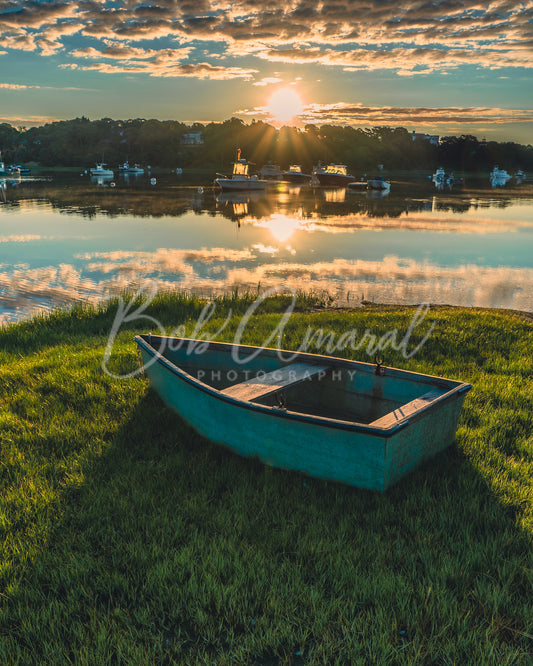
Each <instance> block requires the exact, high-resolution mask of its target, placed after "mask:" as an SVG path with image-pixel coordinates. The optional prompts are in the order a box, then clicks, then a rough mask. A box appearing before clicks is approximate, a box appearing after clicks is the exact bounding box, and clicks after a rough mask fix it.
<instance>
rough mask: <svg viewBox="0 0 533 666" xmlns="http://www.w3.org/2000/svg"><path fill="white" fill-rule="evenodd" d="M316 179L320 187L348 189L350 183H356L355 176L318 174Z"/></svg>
mask: <svg viewBox="0 0 533 666" xmlns="http://www.w3.org/2000/svg"><path fill="white" fill-rule="evenodd" d="M315 176H316V178H317V179H318V182H319V183H320V185H322V186H324V187H347V186H348V184H349V183H353V182H354V177H353V176H343V175H341V174H334V173H316V174H315Z"/></svg>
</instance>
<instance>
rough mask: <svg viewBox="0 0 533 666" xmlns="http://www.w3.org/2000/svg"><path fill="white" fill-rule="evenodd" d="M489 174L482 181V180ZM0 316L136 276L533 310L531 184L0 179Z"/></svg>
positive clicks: (204, 285)
mask: <svg viewBox="0 0 533 666" xmlns="http://www.w3.org/2000/svg"><path fill="white" fill-rule="evenodd" d="M485 180H486V182H485ZM2 184H3V185H4V186H5V189H4V190H3V193H4V194H5V202H4V201H3V193H2V192H0V322H3V323H5V322H9V321H16V320H19V319H21V318H24V317H27V316H28V315H30V314H31V313H33V312H35V311H36V310H43V309H50V308H54V307H57V306H58V305H65V304H70V303H74V302H79V301H93V302H94V301H97V300H100V299H102V298H105V297H106V296H108V295H109V294H113V293H116V292H117V291H122V290H124V289H126V288H127V289H136V288H137V287H139V286H140V285H141V284H143V283H144V282H145V281H146V280H153V281H155V282H156V283H157V284H158V285H159V286H160V287H162V288H169V287H170V288H172V287H178V288H182V289H183V288H184V289H188V290H191V291H194V292H196V293H200V294H203V295H211V294H217V293H220V292H222V291H225V290H226V291H227V290H230V289H232V288H234V287H235V286H239V287H244V288H248V289H250V288H251V289H254V290H255V289H257V286H258V285H261V287H262V288H265V287H269V286H279V287H281V286H284V287H286V286H291V287H294V288H296V289H305V290H313V291H315V292H328V293H329V294H331V295H332V296H334V297H335V299H337V300H338V301H339V302H340V303H342V304H346V303H348V304H351V305H357V304H359V303H360V302H361V300H363V299H366V300H372V301H377V302H384V303H420V302H431V303H447V304H454V305H467V306H483V307H485V306H486V307H496V308H513V309H519V310H526V311H529V312H533V184H531V183H527V182H526V183H524V184H522V185H507V186H506V187H505V188H499V189H496V190H493V189H491V188H490V187H489V185H488V178H487V179H482V180H479V181H477V182H475V181H474V182H468V181H467V183H466V186H465V187H463V188H455V189H453V190H451V191H442V192H438V191H437V190H436V189H435V187H434V185H433V184H432V183H431V182H430V181H429V180H425V179H419V180H417V181H413V182H399V181H394V180H393V183H392V188H391V192H390V194H389V195H388V196H385V197H379V196H372V195H371V194H370V193H367V192H351V191H344V190H340V191H337V190H325V189H316V190H313V189H309V188H305V189H304V188H302V189H300V190H298V189H287V188H285V189H284V190H279V191H278V190H275V189H273V190H272V191H271V190H268V191H267V192H266V193H260V194H257V195H255V196H252V197H251V196H250V195H246V194H243V195H239V194H233V195H221V194H219V193H218V191H215V190H213V189H212V188H211V187H210V186H209V184H208V183H204V184H203V185H204V186H203V190H202V191H199V183H195V184H190V185H187V184H186V183H185V182H184V181H183V180H180V179H179V178H178V177H177V176H176V175H174V174H167V175H163V176H157V183H156V185H151V184H150V181H149V178H147V177H141V179H138V180H136V181H125V180H124V179H121V178H119V177H117V179H116V186H115V187H114V188H112V187H109V185H102V184H98V183H96V182H91V181H90V179H89V178H88V177H87V176H85V177H80V176H69V177H65V176H59V175H53V174H51V175H50V176H48V177H47V178H43V179H41V180H37V179H25V180H22V181H14V182H10V181H7V182H6V181H4V182H3V183H2V182H0V185H2Z"/></svg>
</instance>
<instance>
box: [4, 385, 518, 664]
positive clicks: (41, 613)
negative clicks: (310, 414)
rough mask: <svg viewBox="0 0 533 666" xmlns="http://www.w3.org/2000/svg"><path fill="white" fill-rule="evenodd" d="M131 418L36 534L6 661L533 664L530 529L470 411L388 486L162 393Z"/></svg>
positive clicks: (8, 623) (9, 598)
mask: <svg viewBox="0 0 533 666" xmlns="http://www.w3.org/2000/svg"><path fill="white" fill-rule="evenodd" d="M139 381H140V380H139ZM124 414H125V416H124V418H123V421H122V423H121V425H120V427H119V428H118V429H117V430H116V431H115V433H114V434H113V435H112V436H111V437H110V438H109V441H108V442H107V444H106V446H105V447H104V448H103V449H102V451H101V453H100V454H98V455H96V454H95V455H94V456H93V457H92V458H91V457H89V458H87V463H86V464H85V467H84V469H83V476H81V475H80V476H79V477H78V478H77V479H76V478H73V479H72V480H71V481H69V480H68V478H66V479H65V485H64V488H65V489H64V490H63V491H62V492H61V493H60V494H59V499H58V502H57V504H56V505H54V506H53V507H49V511H50V516H49V519H48V521H46V523H45V525H46V528H42V530H43V531H42V534H37V535H36V534H35V532H34V533H31V530H30V533H29V534H26V533H22V532H21V533H20V534H19V535H18V538H19V539H20V547H21V548H24V546H25V540H27V539H28V540H29V541H33V542H36V541H38V542H39V543H40V544H41V546H40V548H39V549H38V551H37V552H36V555H35V557H34V558H33V561H32V562H31V565H30V566H28V567H27V569H26V570H24V573H23V575H22V576H21V575H20V571H19V572H18V573H17V575H14V576H13V577H12V579H11V587H10V586H9V585H8V586H6V588H5V589H4V590H2V592H3V595H2V604H3V610H2V616H1V617H2V622H1V625H0V627H1V634H0V657H1V658H2V661H3V663H11V662H12V661H13V660H14V656H15V655H21V656H22V661H23V662H24V661H25V660H27V661H30V662H31V661H32V658H35V656H36V655H39V658H40V660H41V662H46V663H67V662H68V661H69V660H70V661H71V662H72V663H83V662H85V663H106V664H107V663H118V662H119V661H122V662H123V663H128V664H151V663H154V664H166V663H168V664H196V663H206V664H207V663H210V664H226V663H227V664H229V663H238V664H257V666H260V665H261V666H266V665H267V664H278V663H280V664H300V663H302V664H303V663H331V664H333V663H341V664H343V663H359V662H360V663H364V662H365V661H366V662H369V661H371V660H376V663H402V664H407V663H422V662H424V661H426V662H427V661H430V660H440V661H442V662H445V663H448V662H449V663H453V662H456V663H484V659H485V660H486V663H488V662H489V657H488V655H492V656H491V658H492V659H495V661H494V662H493V663H504V662H507V660H509V663H511V662H512V663H520V662H521V660H523V663H526V656H527V654H528V651H530V650H531V635H530V629H529V627H528V617H529V620H530V619H531V614H530V613H531V598H530V596H529V594H528V590H529V589H530V585H531V579H530V578H528V576H530V575H531V574H530V572H529V573H528V568H527V563H526V557H527V554H528V553H529V552H530V551H529V546H528V541H527V537H526V535H525V533H524V532H522V531H521V530H520V529H519V527H518V526H517V518H516V510H517V507H513V506H512V505H511V504H507V505H505V506H503V505H502V504H501V503H500V502H499V501H498V500H497V499H496V497H495V495H494V493H493V492H492V491H491V490H490V489H489V487H488V485H487V483H486V480H485V478H484V476H483V474H481V473H480V471H479V470H478V469H476V468H475V467H474V465H473V463H472V462H471V461H470V460H469V458H467V457H466V456H465V455H464V454H463V453H462V449H461V441H462V438H463V436H464V429H465V426H464V425H462V426H460V429H459V431H458V446H454V447H452V448H451V449H448V450H447V451H445V452H444V453H441V454H439V455H438V456H437V457H436V458H434V459H433V460H431V461H429V462H427V463H426V464H424V465H423V466H422V467H421V468H419V469H418V470H417V471H415V472H414V473H413V474H412V475H411V476H409V477H408V478H406V479H404V480H403V481H401V482H400V483H399V484H397V485H396V486H395V487H393V488H392V489H390V490H389V491H388V492H387V493H385V494H383V495H382V494H379V493H376V492H371V491H366V490H360V489H356V488H351V487H347V486H343V485H340V484H336V483H331V482H326V481H321V480H317V479H312V478H308V477H305V476H303V475H301V474H297V473H291V472H285V471H282V470H275V469H272V468H269V467H266V466H264V465H262V464H261V463H259V462H258V461H256V460H251V459H243V458H240V457H239V456H237V455H234V454H232V453H231V452H229V451H228V450H226V449H223V448H221V447H218V446H216V445H214V444H211V443H210V442H208V441H206V440H204V439H203V438H202V437H200V436H199V435H198V434H196V433H195V432H194V431H193V430H192V429H191V428H189V427H188V426H187V425H186V424H185V423H184V422H183V421H181V420H180V418H179V417H178V416H176V415H175V414H174V413H173V412H171V411H170V410H169V409H167V408H166V407H164V406H163V404H162V403H161V401H160V400H159V398H158V397H157V395H156V394H155V393H154V392H152V391H151V390H149V389H148V390H147V391H146V392H144V393H142V394H141V396H140V397H139V398H138V399H137V400H136V401H135V402H133V403H132V404H131V408H130V409H128V410H126V412H125V413H124ZM462 423H463V422H462ZM71 445H73V444H72V443H71ZM47 455H48V453H47V449H46V447H44V446H43V448H42V457H43V463H44V462H45V458H46V456H47ZM28 524H30V525H31V524H32V520H31V519H28ZM16 529H17V528H16V526H15V531H16ZM5 578H6V577H5V575H4V579H5ZM7 582H8V583H9V579H8V580H7Z"/></svg>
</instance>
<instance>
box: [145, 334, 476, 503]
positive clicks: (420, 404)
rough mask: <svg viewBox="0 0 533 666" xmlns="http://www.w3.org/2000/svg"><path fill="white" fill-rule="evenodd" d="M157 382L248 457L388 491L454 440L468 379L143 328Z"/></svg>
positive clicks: (215, 438) (193, 419)
mask: <svg viewBox="0 0 533 666" xmlns="http://www.w3.org/2000/svg"><path fill="white" fill-rule="evenodd" d="M135 341H136V342H137V345H138V347H139V350H140V353H141V357H142V361H143V364H144V368H145V370H146V373H147V375H148V378H149V380H150V383H151V385H152V387H153V388H154V389H155V391H157V393H158V394H159V395H160V396H161V398H162V399H163V400H164V401H165V402H166V403H167V404H168V405H169V406H170V407H171V408H173V409H174V410H175V411H176V412H177V413H178V414H179V415H180V416H181V417H182V418H183V419H184V420H185V421H186V422H187V423H188V424H190V425H191V426H192V427H193V428H194V429H195V430H196V431H197V432H199V433H200V434H201V435H203V436H204V437H206V438H207V439H209V440H211V441H212V442H215V443H219V444H223V445H225V446H227V447H229V448H230V449H231V450H233V451H235V452H236V453H238V454H240V455H243V456H256V457H258V458H259V459H260V460H261V461H263V462H264V463H266V464H268V465H272V466H273V467H279V468H282V469H287V470H296V471H299V472H303V473H304V474H308V475H310V476H313V477H317V478H321V479H329V480H333V481H340V482H342V483H346V484H349V485H352V486H357V487H361V488H371V489H375V490H380V491H384V490H386V489H387V488H388V487H390V486H391V485H392V484H394V483H396V482H397V481H398V480H399V479H401V478H402V477H403V476H405V475H406V474H407V473H409V472H410V471H411V470H412V469H414V468H415V467H416V466H417V465H419V464H420V463H421V462H422V461H423V460H426V459H428V458H430V457H431V456H433V455H435V454H436V453H437V452H439V451H441V450H442V449H444V448H446V447H447V446H449V445H450V444H452V442H453V441H454V438H455V433H456V430H457V423H458V420H459V416H460V413H461V408H462V405H463V401H464V397H465V395H466V393H467V391H468V390H469V389H470V388H472V387H471V386H470V384H465V383H463V382H460V381H453V380H450V379H443V378H442V377H432V376H430V375H422V374H418V373H415V372H408V371H405V370H398V369H394V368H388V367H384V366H383V365H380V364H371V363H361V362H356V361H348V360H345V359H341V358H334V357H330V356H319V355H316V354H308V353H295V352H288V351H280V350H276V349H264V348H259V347H250V346H245V345H234V344H227V343H221V342H206V341H198V340H189V339H183V338H170V337H163V336H155V335H150V334H147V335H138V336H136V337H135Z"/></svg>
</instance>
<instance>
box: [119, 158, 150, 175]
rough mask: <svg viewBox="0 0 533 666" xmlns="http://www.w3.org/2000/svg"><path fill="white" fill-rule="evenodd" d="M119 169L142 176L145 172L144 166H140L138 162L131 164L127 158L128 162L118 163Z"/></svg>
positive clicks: (124, 172)
mask: <svg viewBox="0 0 533 666" xmlns="http://www.w3.org/2000/svg"><path fill="white" fill-rule="evenodd" d="M118 170H119V173H121V174H133V175H139V176H140V175H141V174H143V173H144V169H143V167H141V166H139V165H138V164H134V165H133V166H130V163H129V162H128V161H127V160H126V162H122V164H119V165H118Z"/></svg>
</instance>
